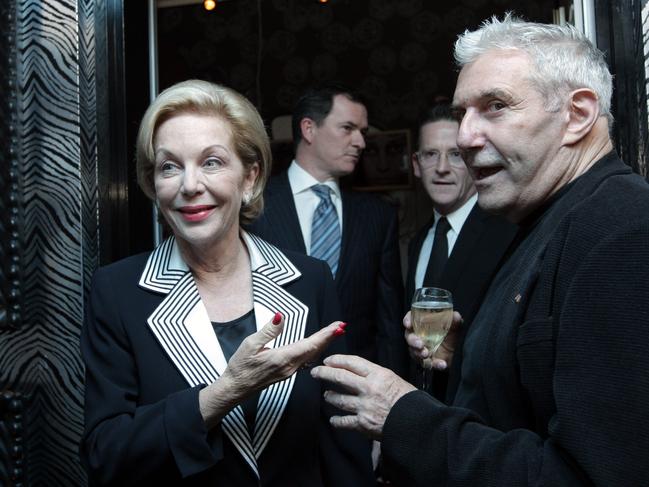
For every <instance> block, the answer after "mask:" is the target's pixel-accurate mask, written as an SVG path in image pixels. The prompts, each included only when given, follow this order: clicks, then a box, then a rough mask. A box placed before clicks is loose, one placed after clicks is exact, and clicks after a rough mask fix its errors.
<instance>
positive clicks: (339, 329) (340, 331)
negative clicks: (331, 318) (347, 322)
mask: <svg viewBox="0 0 649 487" xmlns="http://www.w3.org/2000/svg"><path fill="white" fill-rule="evenodd" d="M344 334H345V330H343V329H342V328H336V329H335V330H334V336H335V337H339V336H340V335H344Z"/></svg>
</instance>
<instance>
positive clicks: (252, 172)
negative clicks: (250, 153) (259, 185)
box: [243, 162, 259, 194]
mask: <svg viewBox="0 0 649 487" xmlns="http://www.w3.org/2000/svg"><path fill="white" fill-rule="evenodd" d="M257 178H259V163H258V162H255V163H253V164H251V165H250V167H249V168H248V172H247V173H246V175H245V176H244V179H243V184H244V192H249V193H251V194H252V192H253V189H254V187H255V183H256V182H257Z"/></svg>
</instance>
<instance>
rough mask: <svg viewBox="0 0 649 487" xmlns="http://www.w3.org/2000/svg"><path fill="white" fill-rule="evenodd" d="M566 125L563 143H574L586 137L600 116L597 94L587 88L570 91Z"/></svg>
mask: <svg viewBox="0 0 649 487" xmlns="http://www.w3.org/2000/svg"><path fill="white" fill-rule="evenodd" d="M567 115H568V125H567V126H566V131H565V133H564V135H563V145H574V144H576V143H578V142H579V141H580V140H582V139H583V138H584V137H586V136H587V135H588V134H589V133H590V131H591V130H592V128H593V125H595V122H597V119H598V118H599V116H600V111H599V100H598V98H597V94H596V93H595V92H594V91H593V90H590V89H588V88H580V89H578V90H575V91H573V92H572V93H570V95H569V98H568V114H567Z"/></svg>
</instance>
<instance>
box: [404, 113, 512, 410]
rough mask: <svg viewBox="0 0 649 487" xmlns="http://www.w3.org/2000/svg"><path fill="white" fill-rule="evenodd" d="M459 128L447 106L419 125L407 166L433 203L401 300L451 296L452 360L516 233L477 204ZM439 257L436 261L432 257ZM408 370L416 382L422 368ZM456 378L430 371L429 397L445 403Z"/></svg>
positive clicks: (411, 251) (412, 252) (414, 245)
mask: <svg viewBox="0 0 649 487" xmlns="http://www.w3.org/2000/svg"><path fill="white" fill-rule="evenodd" d="M458 128H459V124H458V123H457V120H456V119H455V118H454V117H453V113H452V112H451V106H450V105H449V104H447V103H439V104H437V105H434V106H432V107H431V108H430V109H428V110H427V111H426V113H425V114H424V116H423V117H422V119H421V122H420V123H419V138H418V150H417V152H415V153H414V154H413V156H412V167H413V171H414V173H415V176H416V177H418V178H419V179H420V180H421V183H422V185H423V186H424V189H425V190H426V192H427V193H428V196H430V199H431V201H432V202H433V209H434V216H433V218H432V219H431V221H430V222H429V223H428V224H426V225H425V226H424V227H422V228H421V229H420V230H419V232H417V234H416V235H415V237H414V238H413V239H412V240H411V241H410V245H409V246H408V273H407V277H406V298H405V303H406V307H409V304H410V300H411V299H412V296H413V294H414V292H415V289H418V288H420V287H423V286H427V287H428V286H432V287H441V288H443V289H448V290H449V291H450V292H451V294H452V296H453V307H454V309H455V310H457V311H459V313H460V314H461V315H462V318H463V319H464V322H463V323H462V327H461V331H460V336H459V337H458V338H459V340H458V343H456V350H457V352H456V353H457V355H456V356H459V355H461V350H462V338H463V337H464V336H465V334H466V330H467V329H468V327H469V325H470V324H471V321H472V320H473V316H474V315H475V312H476V311H477V309H478V307H479V305H480V302H481V301H482V298H483V296H484V292H485V291H486V289H487V287H488V285H489V282H490V281H491V278H492V277H493V274H494V272H495V270H496V269H497V267H498V263H499V262H500V260H501V258H502V256H503V254H504V253H505V250H506V249H507V247H508V246H509V244H510V242H511V241H512V239H513V238H514V235H515V233H516V226H515V225H513V224H511V223H509V222H507V220H505V219H504V218H501V217H499V216H496V215H489V214H488V213H485V212H484V211H482V210H481V209H480V207H479V206H478V205H477V204H476V203H477V200H478V197H477V195H476V188H475V185H474V184H473V179H472V178H471V174H470V173H469V170H468V169H467V167H466V165H465V164H464V160H463V159H462V156H461V154H460V149H458V147H457V132H458ZM436 234H438V235H439V236H440V238H441V239H442V240H441V241H439V240H437V237H436ZM440 252H441V255H440V256H439V257H437V258H435V253H438V254H439V253H440ZM459 362H460V360H457V361H455V363H456V364H459ZM413 365H415V367H412V368H413V369H416V370H413V371H412V372H413V377H412V381H413V383H417V382H415V381H416V380H417V379H418V376H420V375H421V370H420V368H421V364H419V363H417V364H415V363H414V362H413ZM458 378H459V370H454V371H453V372H452V373H451V377H450V379H449V373H448V372H447V371H434V373H433V381H432V389H431V391H429V392H431V393H432V394H433V395H434V396H435V397H437V398H439V399H441V400H444V399H445V397H446V399H447V401H448V402H450V401H451V400H452V397H453V395H454V392H455V389H456V388H457V383H458ZM447 384H448V387H447Z"/></svg>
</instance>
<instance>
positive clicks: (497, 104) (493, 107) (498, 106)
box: [487, 101, 507, 112]
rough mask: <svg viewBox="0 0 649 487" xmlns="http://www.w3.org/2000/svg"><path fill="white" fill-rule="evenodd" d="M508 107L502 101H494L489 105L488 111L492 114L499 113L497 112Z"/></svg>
mask: <svg viewBox="0 0 649 487" xmlns="http://www.w3.org/2000/svg"><path fill="white" fill-rule="evenodd" d="M506 106H507V105H505V104H504V103H503V102H501V101H492V102H491V103H489V105H487V109H488V110H489V111H490V112H497V111H500V110H502V109H504V108H505V107H506Z"/></svg>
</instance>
